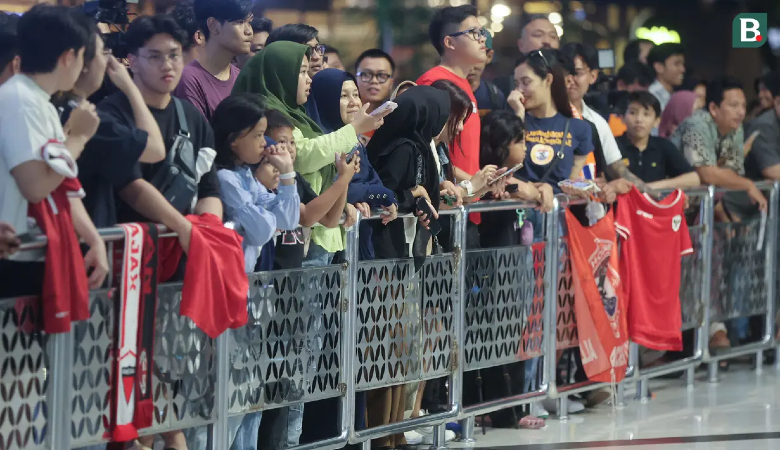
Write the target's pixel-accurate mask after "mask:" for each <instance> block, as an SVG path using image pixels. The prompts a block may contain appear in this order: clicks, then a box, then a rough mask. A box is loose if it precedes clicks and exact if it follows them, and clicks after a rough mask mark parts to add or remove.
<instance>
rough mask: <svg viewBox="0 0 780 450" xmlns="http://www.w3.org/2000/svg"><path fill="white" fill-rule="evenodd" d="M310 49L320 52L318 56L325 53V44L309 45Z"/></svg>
mask: <svg viewBox="0 0 780 450" xmlns="http://www.w3.org/2000/svg"><path fill="white" fill-rule="evenodd" d="M309 47H310V48H311V51H313V52H317V53H319V54H320V56H324V55H325V45H323V44H319V45H310V46H309Z"/></svg>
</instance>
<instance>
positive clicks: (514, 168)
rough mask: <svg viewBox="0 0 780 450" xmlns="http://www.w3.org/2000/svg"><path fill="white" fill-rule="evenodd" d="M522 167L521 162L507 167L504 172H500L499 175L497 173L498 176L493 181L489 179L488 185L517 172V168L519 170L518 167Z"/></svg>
mask: <svg viewBox="0 0 780 450" xmlns="http://www.w3.org/2000/svg"><path fill="white" fill-rule="evenodd" d="M522 168H523V163H520V164H518V165H516V166H514V167H512V168H511V169H509V170H507V171H506V172H504V173H502V174H501V175H499V176H498V177H496V179H494V180H493V181H491V182H490V183H488V186H493V185H494V184H496V183H498V182H499V181H501V180H502V179H504V178H506V177H508V176H511V175H513V174H514V173H515V172H517V171H518V170H520V169H522Z"/></svg>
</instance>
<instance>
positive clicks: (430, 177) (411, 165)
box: [366, 86, 450, 259]
mask: <svg viewBox="0 0 780 450" xmlns="http://www.w3.org/2000/svg"><path fill="white" fill-rule="evenodd" d="M397 103H398V108H397V109H396V110H395V111H394V112H393V113H392V114H390V115H389V116H387V117H386V118H385V123H384V125H382V127H381V128H379V129H378V130H377V131H376V132H375V133H374V136H373V137H372V138H371V141H369V143H368V146H367V147H366V151H367V153H368V159H369V161H370V162H371V165H372V166H374V168H376V171H377V173H378V174H379V178H381V179H382V184H384V186H385V187H386V188H388V189H390V190H391V191H393V193H395V198H396V201H397V202H398V212H399V213H410V212H411V213H415V214H416V213H417V212H418V211H417V206H416V204H417V199H418V198H419V197H425V198H426V199H427V200H428V201H429V203H430V205H431V207H432V208H433V210H438V209H439V163H438V161H437V159H436V157H435V156H434V154H433V150H432V148H431V143H432V141H433V138H434V137H436V136H438V135H439V134H441V132H442V131H443V130H444V126H445V125H446V124H447V119H448V118H449V114H450V96H449V95H448V94H447V93H446V92H444V91H441V90H439V89H436V88H432V87H430V86H414V87H412V88H410V89H409V90H407V91H406V92H405V93H404V95H402V96H400V97H398V98H397ZM419 231H420V230H419V228H418V237H419V236H420V233H419ZM422 235H423V236H429V234H428V233H422ZM426 245H427V240H426V242H424V243H423V245H422V247H421V248H423V249H424V248H425V247H426ZM415 247H417V248H419V247H418V246H415ZM374 251H375V252H376V258H377V259H392V258H403V257H407V256H409V254H408V253H409V252H408V250H407V246H406V238H405V233H404V222H403V220H394V221H393V222H390V223H389V224H388V225H387V226H386V227H377V228H375V229H374ZM415 253H417V252H415ZM414 256H420V255H416V254H415V255H414ZM422 256H424V254H423V255H422Z"/></svg>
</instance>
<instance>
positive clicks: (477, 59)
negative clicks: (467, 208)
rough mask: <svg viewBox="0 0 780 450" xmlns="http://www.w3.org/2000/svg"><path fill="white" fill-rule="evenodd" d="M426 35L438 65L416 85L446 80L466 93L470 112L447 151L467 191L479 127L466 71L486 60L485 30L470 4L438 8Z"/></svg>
mask: <svg viewBox="0 0 780 450" xmlns="http://www.w3.org/2000/svg"><path fill="white" fill-rule="evenodd" d="M428 36H429V37H430V39H431V44H433V46H434V48H436V51H437V52H439V55H441V64H439V65H438V66H436V67H434V68H433V69H431V70H429V71H427V72H425V73H424V74H423V75H422V76H421V77H420V78H419V79H418V80H417V84H420V85H430V84H432V83H433V82H434V81H436V80H450V81H452V82H454V83H455V84H456V85H458V87H460V88H461V89H463V91H464V92H465V93H466V94H468V96H469V98H470V99H471V102H472V103H473V105H474V113H473V114H472V115H471V116H470V117H469V120H467V121H466V123H465V124H464V126H463V131H462V132H461V134H460V141H459V142H458V141H456V142H455V148H454V149H452V150H451V151H450V155H451V159H452V165H453V167H454V174H455V179H456V180H457V181H458V182H465V183H463V185H462V186H463V187H464V188H465V189H466V190H467V191H469V192H471V189H470V182H469V181H468V180H470V179H471V177H472V176H473V175H474V174H475V173H477V172H478V171H479V129H480V121H479V114H478V112H477V99H476V98H475V97H474V93H473V92H472V91H471V84H469V81H468V80H467V79H466V76H467V75H468V73H469V71H470V70H471V69H472V68H473V67H474V66H475V65H477V64H480V63H484V62H485V60H486V59H487V52H486V50H487V46H486V40H487V39H486V38H487V30H485V29H484V28H483V27H482V25H480V23H479V20H477V8H475V7H473V6H471V5H464V6H455V7H452V6H450V7H446V8H441V9H439V10H438V11H436V14H435V15H434V16H433V19H431V24H430V26H429V28H428Z"/></svg>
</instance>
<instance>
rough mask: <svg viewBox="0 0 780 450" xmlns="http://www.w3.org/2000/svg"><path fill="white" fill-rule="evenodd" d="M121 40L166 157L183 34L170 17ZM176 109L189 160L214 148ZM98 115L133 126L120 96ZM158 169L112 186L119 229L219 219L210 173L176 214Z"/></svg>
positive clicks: (143, 24)
mask: <svg viewBox="0 0 780 450" xmlns="http://www.w3.org/2000/svg"><path fill="white" fill-rule="evenodd" d="M125 39H126V41H127V45H128V48H129V51H130V54H129V56H128V60H129V62H130V70H131V71H132V73H133V81H134V82H135V85H136V86H137V87H138V90H139V91H141V96H142V97H143V99H144V102H145V103H146V106H147V107H148V108H149V110H150V111H151V113H152V116H153V117H154V119H155V121H156V122H157V125H158V126H159V127H160V132H161V133H162V139H163V142H164V143H165V148H166V153H168V152H171V151H173V149H172V147H173V143H174V141H175V140H176V137H177V136H178V135H179V133H180V125H179V121H178V115H177V112H176V105H175V102H174V101H173V97H172V95H171V93H172V92H173V90H174V88H175V87H176V85H177V84H178V83H179V79H180V78H181V74H182V69H183V67H184V61H183V46H184V44H185V43H186V42H187V34H186V32H185V31H184V30H182V29H181V28H180V27H179V25H178V24H177V23H176V21H175V20H174V19H173V18H171V17H170V16H167V15H158V16H146V17H140V18H138V19H136V20H134V21H133V22H132V23H131V24H130V26H129V27H128V29H127V33H126V34H125ZM181 105H182V107H183V111H184V117H185V120H186V122H187V123H186V127H187V128H188V131H189V141H190V142H191V143H192V148H193V149H194V150H195V152H196V153H197V154H196V155H194V157H195V158H198V156H199V155H200V154H202V153H204V152H203V149H211V148H213V147H214V133H213V132H212V131H211V126H210V125H209V123H208V122H207V121H206V118H205V117H204V116H203V114H201V112H200V111H199V110H198V109H197V108H196V107H195V106H193V105H192V103H190V102H188V101H186V100H181ZM98 110H99V111H100V112H101V113H106V114H111V115H112V116H114V117H115V118H116V119H117V120H118V121H119V122H120V123H121V124H122V125H124V126H127V127H135V126H136V125H137V124H136V122H135V116H134V115H133V109H132V107H131V105H130V101H129V100H128V98H127V96H126V95H125V94H124V93H122V92H117V93H115V94H112V95H110V96H108V97H106V98H105V99H104V100H103V101H102V102H100V103H99V104H98ZM162 164H164V162H161V163H156V164H141V163H136V164H135V167H134V168H133V170H132V171H131V172H132V174H131V176H129V177H128V179H127V180H122V181H120V182H118V185H121V186H123V187H121V188H120V190H119V197H120V198H121V200H122V202H121V204H120V205H119V206H118V211H117V219H118V222H119V223H127V222H158V223H164V224H165V225H167V226H168V227H169V228H172V229H174V230H176V231H179V230H183V231H185V232H187V234H189V233H188V231H189V229H191V226H190V225H189V224H188V222H187V220H186V219H185V218H184V215H186V214H190V213H194V214H203V213H211V214H214V215H216V216H217V217H222V202H221V200H220V198H219V196H220V189H219V180H218V179H217V173H216V170H215V168H214V167H211V168H210V169H209V170H207V171H205V173H203V174H202V176H201V177H200V181H199V183H198V193H197V202H196V203H195V206H194V208H186V209H185V210H183V211H179V210H177V209H175V208H173V207H172V206H171V204H170V203H169V202H168V201H167V200H166V199H165V197H163V196H162V194H161V193H160V191H159V190H158V187H155V186H154V185H153V184H152V182H153V181H154V178H155V175H156V174H157V172H158V171H159V170H160V169H161V165H162ZM184 244H186V242H185V243H184ZM185 246H186V245H185ZM166 441H167V439H166Z"/></svg>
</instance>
